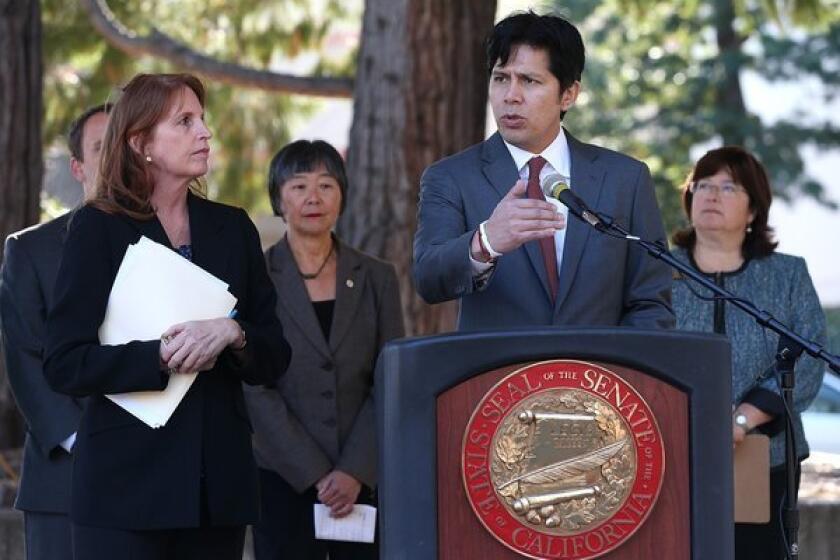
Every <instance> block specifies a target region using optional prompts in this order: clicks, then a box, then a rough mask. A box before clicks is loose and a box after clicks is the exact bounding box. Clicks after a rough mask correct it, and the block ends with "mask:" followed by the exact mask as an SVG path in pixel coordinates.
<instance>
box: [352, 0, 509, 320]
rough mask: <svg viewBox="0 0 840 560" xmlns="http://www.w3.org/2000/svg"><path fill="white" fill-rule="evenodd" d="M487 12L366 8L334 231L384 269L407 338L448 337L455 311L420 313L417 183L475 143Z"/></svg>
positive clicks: (492, 6)
mask: <svg viewBox="0 0 840 560" xmlns="http://www.w3.org/2000/svg"><path fill="white" fill-rule="evenodd" d="M495 13H496V2H495V1H487V0H461V1H459V2H451V1H448V0H367V2H365V14H364V21H363V24H362V40H361V47H360V52H359V60H358V70H357V73H356V82H355V83H356V85H355V92H354V100H355V101H354V108H353V126H352V128H351V131H350V147H349V153H348V173H349V181H350V185H351V186H350V193H349V197H348V201H347V202H348V204H347V209H346V212H345V214H344V216H343V217H342V220H341V224H340V231H341V234H342V236H343V238H344V239H345V240H346V241H348V242H349V243H350V244H352V245H354V246H356V247H358V248H360V249H362V250H364V251H366V252H369V253H372V254H374V255H377V256H379V257H382V258H384V259H387V260H389V261H390V262H392V263H393V264H394V266H395V267H396V269H397V274H398V276H399V278H400V291H401V294H402V302H403V309H404V311H405V315H406V327H407V330H408V333H409V334H415V335H416V334H429V333H436V332H441V331H446V330H450V329H452V327H453V325H454V319H455V314H456V312H457V307H456V305H455V303H454V302H452V303H449V304H443V305H435V306H429V305H426V304H425V303H423V302H422V300H421V299H420V298H419V297H418V296H417V293H416V292H415V290H414V284H413V282H412V280H411V265H412V254H413V251H412V245H413V239H414V230H415V227H416V213H417V197H418V192H419V183H420V175H421V174H422V172H423V169H425V168H426V166H428V165H429V164H431V163H433V162H434V161H436V160H438V159H440V158H442V157H444V156H446V155H449V154H453V153H455V152H457V151H459V150H462V149H464V148H466V147H467V146H469V145H471V144H474V143H476V142H479V141H481V140H482V139H483V138H484V125H485V107H486V103H487V73H486V71H485V63H484V38H485V36H486V34H487V33H488V32H489V30H490V29H491V27H492V25H493V19H494V16H495Z"/></svg>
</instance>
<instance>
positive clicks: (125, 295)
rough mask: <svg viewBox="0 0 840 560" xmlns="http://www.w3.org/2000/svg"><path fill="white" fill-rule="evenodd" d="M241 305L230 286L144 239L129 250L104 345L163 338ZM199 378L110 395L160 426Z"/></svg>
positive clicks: (104, 329) (105, 327) (101, 329)
mask: <svg viewBox="0 0 840 560" xmlns="http://www.w3.org/2000/svg"><path fill="white" fill-rule="evenodd" d="M235 306H236V298H235V297H233V295H232V294H231V293H230V292H228V285H227V284H225V283H224V282H222V281H221V280H219V279H218V278H216V277H215V276H213V275H212V274H210V273H209V272H207V271H205V270H203V269H202V268H200V267H198V266H196V265H194V264H193V263H191V262H190V261H188V260H187V259H185V258H183V257H182V256H180V255H179V254H178V253H176V252H174V251H172V250H171V249H169V248H167V247H164V246H163V245H161V244H159V243H155V242H154V241H152V240H151V239H149V238H147V237H141V238H140V240H139V241H138V242H137V243H135V244H134V245H130V246H129V247H128V249H127V250H126V252H125V257H124V258H123V261H122V264H121V265H120V269H119V271H118V272H117V277H116V279H115V280H114V285H113V287H112V288H111V295H110V296H109V298H108V308H107V310H106V312H105V320H104V321H103V322H102V326H100V327H99V341H100V343H101V344H104V345H115V344H125V343H127V342H131V341H134V340H158V339H160V336H161V335H162V334H163V333H164V332H166V330H167V329H168V328H169V327H171V326H172V325H175V324H177V323H183V322H186V321H200V320H205V319H218V318H220V317H228V316H229V315H230V312H231V311H232V310H233V308H234V307H235ZM196 375H197V374H196V373H189V374H177V375H173V376H172V377H171V378H170V379H169V384H168V385H167V387H166V389H165V390H163V391H141V392H136V393H120V394H116V395H107V397H108V398H109V399H111V400H112V401H114V402H115V403H117V404H118V405H119V406H121V407H122V408H124V409H125V410H127V411H128V412H130V413H131V414H133V415H134V416H136V417H137V418H139V419H140V420H142V421H143V422H145V423H146V424H148V425H149V426H151V427H152V428H159V427H161V426H164V425H165V424H166V422H167V421H168V420H169V418H170V417H171V416H172V413H173V412H175V409H176V408H177V407H178V403H180V402H181V399H183V398H184V395H186V394H187V391H188V390H189V388H190V386H191V385H192V384H193V381H195V377H196Z"/></svg>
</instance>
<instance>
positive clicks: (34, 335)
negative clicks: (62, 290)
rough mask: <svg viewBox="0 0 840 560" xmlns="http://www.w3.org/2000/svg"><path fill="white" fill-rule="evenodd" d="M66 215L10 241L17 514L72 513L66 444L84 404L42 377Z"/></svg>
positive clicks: (7, 330)
mask: <svg viewBox="0 0 840 560" xmlns="http://www.w3.org/2000/svg"><path fill="white" fill-rule="evenodd" d="M69 217H70V214H65V215H63V216H60V217H58V218H56V219H54V220H52V221H49V222H47V223H45V224H41V225H38V226H35V227H31V228H28V229H26V230H23V231H19V232H17V233H13V234H12V235H10V236H9V237H8V238H7V239H6V249H5V253H4V257H3V272H2V280H0V326H2V330H3V353H4V354H5V357H6V372H7V374H8V376H9V384H10V385H11V387H12V393H13V394H14V396H15V401H17V405H18V408H19V409H20V411H21V413H22V414H23V417H24V418H25V419H26V427H27V431H26V443H25V445H24V450H23V468H22V470H21V478H20V483H19V484H18V493H17V500H16V501H15V507H17V508H18V509H20V510H24V511H35V512H51V513H67V511H68V510H69V508H70V466H71V464H72V459H71V457H70V454H68V453H67V452H66V451H65V450H64V449H63V448H62V447H61V446H60V444H61V442H63V441H64V440H65V439H67V438H68V437H69V436H70V434H72V433H73V432H75V431H76V429H77V428H78V426H79V419H80V418H81V416H82V406H83V400H82V399H76V398H73V397H70V396H68V395H62V394H61V393H56V392H55V391H53V390H52V389H51V388H50V386H49V385H48V384H47V380H46V378H45V377H44V371H43V351H44V329H45V325H46V321H47V310H48V309H50V307H52V302H53V299H52V297H53V286H54V285H55V278H56V275H57V274H58V264H59V262H60V260H61V248H62V246H63V244H64V236H65V234H66V233H67V221H68V219H69Z"/></svg>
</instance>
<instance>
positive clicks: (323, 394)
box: [321, 389, 335, 399]
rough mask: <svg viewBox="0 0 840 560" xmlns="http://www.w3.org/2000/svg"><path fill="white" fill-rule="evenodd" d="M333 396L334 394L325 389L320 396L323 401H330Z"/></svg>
mask: <svg viewBox="0 0 840 560" xmlns="http://www.w3.org/2000/svg"><path fill="white" fill-rule="evenodd" d="M334 395H335V393H333V392H332V391H330V390H329V389H327V390H326V391H324V392H322V393H321V396H322V397H324V398H325V399H331V398H333V396H334Z"/></svg>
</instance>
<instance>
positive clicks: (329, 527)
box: [312, 504, 376, 543]
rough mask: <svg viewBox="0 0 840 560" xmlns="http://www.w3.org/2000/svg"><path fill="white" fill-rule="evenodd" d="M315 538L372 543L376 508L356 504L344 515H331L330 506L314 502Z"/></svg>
mask: <svg viewBox="0 0 840 560" xmlns="http://www.w3.org/2000/svg"><path fill="white" fill-rule="evenodd" d="M312 514H313V516H314V521H315V538H316V539H321V540H329V541H351V542H364V543H372V542H373V538H374V535H375V531H376V508H375V507H373V506H367V505H360V504H356V505H354V506H353V511H352V512H350V513H349V514H348V515H346V516H344V517H339V518H334V517H330V508H328V507H327V506H325V505H324V504H314V509H313V512H312Z"/></svg>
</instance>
